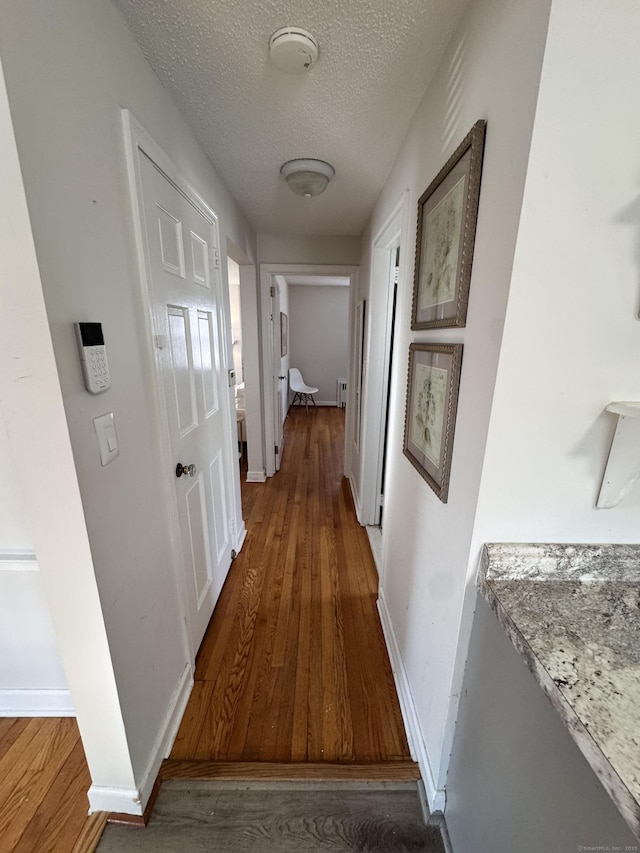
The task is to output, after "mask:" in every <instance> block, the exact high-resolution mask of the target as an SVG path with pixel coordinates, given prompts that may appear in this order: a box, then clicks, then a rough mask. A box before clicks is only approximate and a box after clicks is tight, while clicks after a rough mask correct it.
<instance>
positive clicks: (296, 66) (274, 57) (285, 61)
mask: <svg viewBox="0 0 640 853" xmlns="http://www.w3.org/2000/svg"><path fill="white" fill-rule="evenodd" d="M269 55H270V56H271V61H272V62H273V64H274V65H275V66H276V68H279V69H280V71H284V72H285V73H287V74H302V73H304V72H305V71H309V69H310V68H312V67H313V66H314V65H315V63H316V60H317V59H318V42H317V40H316V39H315V38H314V37H313V36H312V35H311V33H308V32H307V31H306V30H303V29H301V28H300V27H282V29H280V30H276V32H275V33H274V34H273V35H272V36H271V39H270V40H269Z"/></svg>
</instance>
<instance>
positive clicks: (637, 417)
mask: <svg viewBox="0 0 640 853" xmlns="http://www.w3.org/2000/svg"><path fill="white" fill-rule="evenodd" d="M607 412H612V413H613V414H614V415H617V416H618V423H617V425H616V431H615V433H614V436H613V441H612V442H611V450H610V451H609V458H608V460H607V467H606V468H605V472H604V477H603V478H602V485H601V486H600V494H599V495H598V501H597V504H596V506H597V507H598V508H599V509H611V508H612V507H614V506H617V505H618V504H619V503H620V501H621V500H622V498H623V497H624V496H625V495H626V494H627V492H628V491H629V489H631V487H632V486H633V485H634V484H635V483H636V481H637V480H638V478H640V403H630V402H619V403H609V405H608V406H607Z"/></svg>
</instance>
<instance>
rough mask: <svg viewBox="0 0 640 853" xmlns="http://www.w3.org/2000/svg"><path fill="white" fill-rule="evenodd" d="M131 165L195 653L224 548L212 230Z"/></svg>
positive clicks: (229, 495)
mask: <svg viewBox="0 0 640 853" xmlns="http://www.w3.org/2000/svg"><path fill="white" fill-rule="evenodd" d="M140 167H141V179H142V189H143V204H144V214H145V216H144V219H145V225H146V229H145V230H146V238H147V251H148V259H149V266H150V278H151V287H150V291H151V300H152V306H153V323H154V334H156V336H157V339H158V340H160V341H167V345H166V346H164V347H163V348H161V349H160V350H159V351H158V362H159V365H160V373H161V378H162V382H163V384H164V389H165V400H166V403H167V419H168V425H169V434H170V443H171V453H172V457H173V460H172V464H171V466H170V468H171V470H168V471H167V472H166V476H168V477H171V478H172V480H173V485H174V488H175V495H176V507H177V511H178V521H179V526H180V538H181V540H182V551H183V568H184V580H185V589H186V592H187V608H188V614H187V615H188V621H189V625H190V633H191V644H192V652H193V654H194V655H195V653H196V652H197V649H198V647H199V645H200V642H201V640H202V637H203V635H204V632H205V630H206V627H207V624H208V622H209V619H210V617H211V613H212V612H213V607H214V605H215V602H216V599H217V596H218V594H219V592H220V589H221V588H222V584H223V583H224V579H225V577H226V574H227V571H228V569H229V566H230V564H231V549H232V541H231V535H230V524H229V519H230V518H231V517H232V508H231V507H232V501H233V485H232V484H233V476H234V470H233V468H232V466H233V450H232V442H233V438H232V436H231V432H230V429H231V427H230V425H227V424H226V421H225V419H227V420H229V419H230V417H231V416H230V413H229V411H228V408H229V403H228V396H229V395H228V391H229V389H228V387H227V384H226V376H224V375H223V367H224V357H223V352H222V341H223V340H224V336H223V325H222V317H221V316H220V315H219V312H218V310H217V304H218V303H219V302H220V294H221V286H222V284H221V279H220V274H219V270H218V269H217V267H216V264H215V252H216V251H217V249H216V248H215V247H216V246H217V232H216V230H215V224H214V223H213V222H212V221H211V220H210V219H209V218H208V217H207V216H206V215H205V213H204V212H203V211H201V210H199V209H198V208H196V207H195V206H194V205H193V204H192V203H191V202H190V201H189V200H188V199H187V198H186V197H185V196H183V195H182V193H181V192H180V191H179V190H178V189H177V188H176V187H175V186H174V185H173V184H172V183H171V182H170V181H169V180H168V179H167V178H166V177H165V176H164V175H163V174H162V173H161V172H160V171H159V170H158V169H157V168H156V167H155V166H154V165H153V163H151V161H150V160H148V158H146V157H144V156H141V158H140ZM185 246H186V247H187V250H186V252H185V251H184V250H183V247H185ZM220 304H221V303H220ZM225 394H226V400H225ZM177 463H181V464H182V465H185V466H189V465H194V466H195V472H194V473H193V476H190V475H189V474H183V475H182V476H180V477H177V476H176V465H177ZM236 476H237V475H236Z"/></svg>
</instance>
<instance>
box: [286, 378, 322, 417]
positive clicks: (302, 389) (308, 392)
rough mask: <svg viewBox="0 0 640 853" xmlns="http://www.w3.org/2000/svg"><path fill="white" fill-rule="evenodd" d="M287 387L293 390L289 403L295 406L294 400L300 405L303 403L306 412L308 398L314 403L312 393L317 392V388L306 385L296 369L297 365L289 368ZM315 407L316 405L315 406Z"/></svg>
mask: <svg viewBox="0 0 640 853" xmlns="http://www.w3.org/2000/svg"><path fill="white" fill-rule="evenodd" d="M289 387H290V388H291V390H292V391H295V394H294V395H293V400H292V401H291V405H292V406H295V404H296V400H298V405H302V403H304V404H305V405H306V407H307V413H308V412H309V400H311V402H312V403H313V405H314V406H315V405H316V401H315V400H314V398H313V395H314V394H317V393H318V389H317V388H314V387H313V386H312V385H307V384H306V383H305V381H304V379H303V378H302V374H301V373H300V371H299V370H298V368H297V367H290V368H289ZM316 408H317V406H316Z"/></svg>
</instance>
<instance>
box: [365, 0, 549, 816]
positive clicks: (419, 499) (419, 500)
mask: <svg viewBox="0 0 640 853" xmlns="http://www.w3.org/2000/svg"><path fill="white" fill-rule="evenodd" d="M548 11H549V4H548V3H546V2H539V0H523V2H522V3H519V4H517V6H516V5H514V4H513V3H512V2H510V0H478V2H475V3H472V4H470V5H469V7H468V9H467V11H466V12H465V14H464V16H463V18H462V20H461V22H460V25H459V26H458V28H457V29H456V31H455V33H454V35H453V37H452V40H451V42H450V44H449V46H448V47H447V50H446V52H445V55H444V57H443V60H442V62H441V64H440V66H439V69H438V72H437V74H436V76H435V78H434V80H433V82H432V84H431V86H430V87H429V89H428V90H427V92H426V95H425V98H424V100H423V102H422V104H421V106H420V107H419V109H418V111H417V113H416V116H415V119H414V121H413V123H412V125H411V128H410V130H409V133H408V135H407V138H406V141H405V143H404V145H403V147H402V149H401V151H400V152H399V155H398V158H397V160H396V163H395V165H394V167H393V169H392V171H391V173H390V176H389V179H388V181H387V183H386V185H385V187H384V190H383V191H382V193H381V195H380V199H379V201H378V203H377V204H376V207H375V209H374V211H373V214H372V217H371V220H370V222H369V225H368V227H367V230H366V232H365V234H364V236H363V247H364V254H363V258H362V264H361V275H360V281H361V283H362V289H361V291H360V293H359V294H358V296H359V298H362V297H363V296H364V297H367V298H368V295H369V294H368V290H367V283H368V281H369V279H370V276H371V245H372V242H373V240H374V239H375V237H376V235H377V234H378V233H379V231H380V229H381V228H382V227H383V226H384V224H385V222H386V221H387V219H388V217H389V216H390V214H391V213H392V211H393V210H394V208H395V207H396V205H397V204H398V202H399V201H400V199H401V197H402V193H403V192H404V191H405V190H408V192H409V210H410V215H411V220H410V222H409V225H408V228H407V232H406V235H405V240H404V243H403V245H402V246H401V272H400V283H399V288H398V304H397V324H396V336H395V352H394V362H393V363H394V368H393V377H392V387H391V409H390V422H389V439H388V441H389V445H388V446H389V454H388V469H387V471H388V473H387V488H386V491H385V510H384V527H383V543H382V544H383V558H382V563H383V565H382V576H381V590H382V595H381V604H382V610H383V613H382V615H383V623H384V624H385V625H386V631H387V636H388V638H389V643H390V646H391V648H392V649H396V650H397V654H396V660H394V661H393V663H394V666H395V667H396V670H397V671H398V672H400V673H402V676H403V677H402V679H401V681H402V683H403V684H405V685H406V691H405V693H406V695H405V697H404V701H405V704H406V705H407V706H410V707H411V708H412V719H413V720H415V723H416V731H414V732H413V740H414V749H415V753H416V755H417V756H418V757H420V759H421V767H422V772H423V775H424V777H425V782H426V786H427V792H428V795H429V798H430V802H431V805H432V807H433V806H434V805H435V806H439V807H442V805H443V804H444V797H443V790H444V784H445V779H446V773H447V766H448V759H449V752H450V746H451V738H452V735H453V724H454V721H455V716H456V705H457V690H458V689H459V686H456V685H454V684H453V683H452V680H453V676H454V660H455V655H456V649H457V644H458V633H459V625H460V619H461V614H462V605H463V598H464V594H465V588H466V581H467V567H468V562H469V549H470V544H471V534H472V529H473V522H474V517H475V510H476V499H477V493H478V488H479V485H480V475H481V470H482V460H483V456H484V448H485V441H486V434H487V428H488V422H489V412H490V407H491V399H492V395H493V387H494V382H495V374H496V369H497V362H498V353H499V349H500V340H501V333H502V324H503V319H504V313H505V309H506V300H507V293H508V289H509V282H510V278H511V269H512V263H513V254H514V249H515V240H516V233H517V224H518V216H519V212H520V206H521V203H522V193H523V189H524V181H525V174H526V167H527V158H528V152H529V145H530V140H531V131H532V125H533V116H534V111H535V104H536V97H537V92H538V84H539V80H540V72H541V67H542V58H543V50H544V42H545V36H546V27H547V19H548ZM481 118H483V119H486V120H487V139H486V150H485V158H484V170H483V179H482V190H481V195H480V210H479V221H478V230H477V239H476V248H475V259H474V265H473V274H472V280H471V294H470V302H469V312H468V318H467V326H466V328H464V329H450V330H439V331H433V332H412V331H411V330H410V314H411V295H412V284H413V258H414V254H415V223H416V218H415V217H416V215H417V202H418V198H419V197H420V195H421V194H422V192H423V191H424V190H425V188H426V187H427V186H428V185H429V183H430V182H431V181H432V180H433V178H434V177H435V175H436V174H437V173H438V171H439V170H440V168H441V167H442V165H443V164H444V163H445V162H446V160H447V158H448V157H449V156H450V155H451V153H452V152H453V151H454V150H455V148H456V146H457V145H458V144H459V143H460V142H461V140H462V139H463V138H464V136H465V135H466V134H467V133H468V131H469V130H470V128H471V127H472V125H473V124H474V123H475V122H476V121H477V120H478V119H481ZM411 341H439V342H462V343H463V344H464V355H463V360H462V378H461V387H460V402H459V407H458V418H457V426H456V432H455V440H454V444H453V466H452V471H451V485H450V490H449V502H448V503H447V504H443V503H441V502H440V501H439V500H438V498H437V497H436V496H435V494H434V493H433V492H432V491H431V489H430V488H429V486H428V485H427V483H426V482H425V481H424V480H423V479H422V478H421V477H420V476H419V474H418V473H417V472H416V471H415V469H414V468H413V467H412V466H411V464H410V463H409V461H408V460H407V459H406V458H405V457H404V456H403V454H402V446H403V429H404V409H405V391H406V380H407V361H408V351H409V343H410V342H411ZM377 345H378V342H377V341H372V340H371V337H369V338H368V341H367V347H368V351H367V352H368V355H369V354H370V352H371V349H372V348H373V347H375V346H377ZM368 361H369V362H370V361H371V359H370V357H369V359H368ZM369 376H371V374H369ZM371 381H373V380H371ZM367 405H368V398H367V399H365V421H366V422H369V421H370V420H371V419H374V422H375V423H376V424H379V422H380V411H379V410H373V411H370V410H368V409H367ZM353 462H354V469H353V470H352V472H351V473H352V476H353V477H354V478H357V482H358V485H359V483H360V481H361V477H362V470H363V466H364V465H367V464H372V465H375V464H376V463H377V460H376V459H371V460H367V459H366V458H365V459H364V460H361V461H360V464H358V460H357V458H356V457H355V454H354V457H353Z"/></svg>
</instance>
